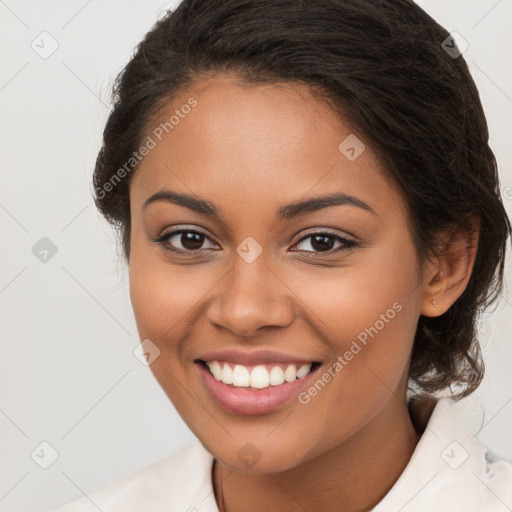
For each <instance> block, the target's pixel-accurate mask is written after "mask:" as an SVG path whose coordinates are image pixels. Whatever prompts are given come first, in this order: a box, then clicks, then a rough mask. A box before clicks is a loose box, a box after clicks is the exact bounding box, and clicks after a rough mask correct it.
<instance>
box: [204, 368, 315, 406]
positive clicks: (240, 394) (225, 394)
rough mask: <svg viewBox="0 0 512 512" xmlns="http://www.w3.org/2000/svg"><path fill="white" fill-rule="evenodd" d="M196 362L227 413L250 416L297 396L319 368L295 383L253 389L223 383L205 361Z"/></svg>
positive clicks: (216, 399) (208, 388)
mask: <svg viewBox="0 0 512 512" xmlns="http://www.w3.org/2000/svg"><path fill="white" fill-rule="evenodd" d="M196 364H197V366H198V368H199V373H200V375H201V378H202V380H203V383H204V385H205V387H206V389H207V390H208V391H209V393H210V395H211V396H212V397H213V399H214V400H215V401H216V402H217V404H218V405H219V406H220V407H222V408H223V409H224V410H226V411H227V412H230V413H233V414H244V415H248V416H253V415H258V414H268V413H271V412H273V411H275V410H277V409H280V408H281V407H283V406H284V405H286V404H287V403H288V402H290V401H291V400H293V399H296V398H297V396H298V395H299V393H300V392H301V391H302V389H304V388H305V387H306V386H307V385H308V383H309V381H310V380H311V378H312V376H313V375H314V374H316V373H317V370H318V368H320V366H318V367H317V368H315V369H314V370H312V371H310V372H309V373H308V374H307V375H305V376H304V377H302V378H300V379H296V380H295V381H293V382H284V383H283V384H280V385H279V386H269V387H268V388H265V389H254V390H253V389H249V388H237V387H234V386H230V385H228V384H224V382H222V381H220V380H217V379H216V378H215V377H214V376H213V375H212V374H211V372H210V370H208V368H207V367H206V366H205V365H204V364H202V363H196Z"/></svg>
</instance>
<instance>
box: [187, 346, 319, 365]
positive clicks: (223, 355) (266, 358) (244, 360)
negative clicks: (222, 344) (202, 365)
mask: <svg viewBox="0 0 512 512" xmlns="http://www.w3.org/2000/svg"><path fill="white" fill-rule="evenodd" d="M197 359H200V360H202V361H229V362H231V363H238V364H242V365H244V364H247V365H254V364H268V363H296V364H306V363H312V362H315V360H314V359H305V358H304V357H300V356H296V355H293V354H284V353H282V352H276V351H274V350H252V351H250V352H248V351H244V350H239V349H226V350H216V351H211V352H205V353H204V354H202V355H200V356H199V357H198V358H197Z"/></svg>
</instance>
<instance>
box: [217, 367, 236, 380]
mask: <svg viewBox="0 0 512 512" xmlns="http://www.w3.org/2000/svg"><path fill="white" fill-rule="evenodd" d="M220 380H221V381H222V382H224V384H233V370H232V369H231V366H229V364H225V365H224V368H222V376H221V379H220Z"/></svg>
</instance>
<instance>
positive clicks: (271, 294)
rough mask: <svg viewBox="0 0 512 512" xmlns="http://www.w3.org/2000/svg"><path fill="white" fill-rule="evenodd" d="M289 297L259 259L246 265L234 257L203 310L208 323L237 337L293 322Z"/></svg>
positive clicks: (263, 260)
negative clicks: (231, 264) (231, 266)
mask: <svg viewBox="0 0 512 512" xmlns="http://www.w3.org/2000/svg"><path fill="white" fill-rule="evenodd" d="M292 296H293V294H292V293H291V291H290V289H289V288H288V287H287V286H286V284H285V283H284V282H283V281H282V280H281V279H280V278H279V276H278V274H277V272H276V270H274V269H271V268H270V267H269V266H268V265H267V263H266V261H265V259H264V258H263V257H261V256H260V257H259V258H257V259H256V261H254V262H252V263H247V262H246V261H244V260H243V259H242V258H239V257H237V258H236V261H235V263H234V265H233V268H232V269H231V271H229V272H228V273H227V274H226V275H225V276H224V278H223V279H222V281H221V283H219V288H218V289H217V293H216V294H215V296H214V297H213V299H212V301H211V302H210V305H209V308H208V310H207V318H208V320H209V321H210V322H211V323H212V324H215V325H217V326H221V327H223V328H225V329H229V330H230V331H232V332H233V334H236V335H237V336H242V337H251V336H255V335H258V334H260V331H261V330H262V329H263V327H286V326H287V325H290V324H291V323H292V321H293V318H294V311H293V302H292V299H291V297H292Z"/></svg>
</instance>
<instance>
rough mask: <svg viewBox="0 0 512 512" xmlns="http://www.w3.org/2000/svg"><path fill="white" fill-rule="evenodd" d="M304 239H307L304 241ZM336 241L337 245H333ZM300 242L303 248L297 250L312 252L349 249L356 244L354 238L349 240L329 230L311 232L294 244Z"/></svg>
mask: <svg viewBox="0 0 512 512" xmlns="http://www.w3.org/2000/svg"><path fill="white" fill-rule="evenodd" d="M306 240H309V241H308V242H307V243H306V242H305V241H306ZM336 242H338V243H339V245H338V246H337V247H335V244H336ZM300 244H303V245H304V247H305V248H303V249H299V250H303V251H306V252H314V253H315V252H319V253H323V252H337V251H338V250H346V249H350V248H353V247H355V246H356V245H357V243H356V242H355V241H354V240H349V239H348V238H344V237H342V236H340V235H337V234H335V233H330V232H318V233H311V234H309V235H307V236H305V237H303V238H301V239H300V240H299V242H297V244H295V245H300Z"/></svg>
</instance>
